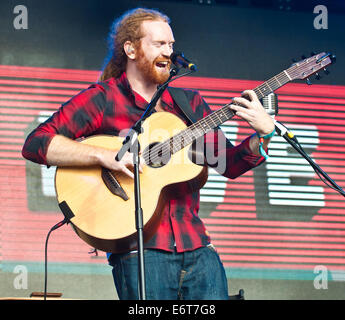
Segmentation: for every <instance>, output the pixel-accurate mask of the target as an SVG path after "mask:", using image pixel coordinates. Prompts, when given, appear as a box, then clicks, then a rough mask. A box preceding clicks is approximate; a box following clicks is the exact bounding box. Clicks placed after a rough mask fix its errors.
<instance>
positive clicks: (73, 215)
mask: <svg viewBox="0 0 345 320" xmlns="http://www.w3.org/2000/svg"><path fill="white" fill-rule="evenodd" d="M185 128H186V126H185V124H184V123H183V121H181V120H180V119H179V118H178V117H176V116H175V115H173V114H171V113H167V112H156V113H154V114H153V115H151V116H150V117H149V118H147V119H146V121H145V122H144V123H143V133H142V134H141V135H140V136H139V143H140V148H141V150H142V151H143V150H145V148H147V147H149V146H151V145H153V144H155V143H157V142H162V141H164V140H166V139H168V138H170V137H172V136H174V135H175V134H176V133H177V132H179V131H181V130H184V129H185ZM122 141H123V138H122V137H116V136H106V135H98V136H92V137H89V138H86V139H85V140H83V141H81V143H86V144H89V145H94V146H99V147H103V148H108V149H113V150H119V149H120V148H121V146H122ZM112 174H113V176H114V177H115V178H116V181H117V182H118V183H119V185H120V188H121V189H122V190H123V191H124V192H125V194H126V196H127V197H128V198H125V197H122V196H119V195H117V194H114V193H113V192H111V190H110V188H109V187H108V186H107V185H106V183H105V182H104V180H103V178H102V168H101V167H99V166H94V167H58V168H57V171H56V175H55V189H56V193H57V199H58V202H59V205H60V208H61V210H62V211H63V213H64V214H65V216H67V217H68V218H69V220H70V223H71V224H72V226H73V228H74V230H75V232H76V233H77V234H78V236H79V237H80V238H81V239H83V240H84V241H85V242H86V243H88V244H89V245H90V246H92V247H94V248H97V249H99V250H103V251H106V252H114V253H119V252H125V251H128V250H131V249H134V248H136V240H137V238H136V227H135V201H134V180H133V179H131V178H129V177H127V176H126V175H125V174H123V173H119V172H112ZM206 180H207V167H205V166H200V165H196V164H194V163H193V162H192V161H191V160H190V156H189V148H187V147H186V148H184V149H181V150H180V151H178V152H176V153H174V154H172V155H171V158H170V160H169V161H168V163H166V164H165V165H162V166H159V167H152V166H149V165H144V166H143V172H142V173H141V174H140V190H141V207H142V209H143V220H144V221H143V222H144V241H147V240H148V239H150V238H151V237H152V236H153V234H154V233H155V231H156V230H157V227H158V226H159V223H160V221H161V217H162V214H161V213H162V211H163V209H164V207H165V204H166V203H167V201H168V199H170V198H174V197H178V195H177V194H176V193H175V192H174V191H175V190H176V188H175V186H176V184H178V183H184V182H185V183H188V184H189V185H193V186H195V188H201V187H202V186H203V185H204V183H205V182H206Z"/></svg>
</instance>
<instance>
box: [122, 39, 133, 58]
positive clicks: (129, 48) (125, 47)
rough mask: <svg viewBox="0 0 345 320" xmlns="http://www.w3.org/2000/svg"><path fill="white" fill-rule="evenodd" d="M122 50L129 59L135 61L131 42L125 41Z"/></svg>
mask: <svg viewBox="0 0 345 320" xmlns="http://www.w3.org/2000/svg"><path fill="white" fill-rule="evenodd" d="M123 50H125V53H126V55H127V57H128V58H129V59H132V60H134V59H135V49H134V45H133V43H132V42H130V41H126V42H125V43H124V45H123Z"/></svg>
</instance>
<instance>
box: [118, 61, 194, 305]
mask: <svg viewBox="0 0 345 320" xmlns="http://www.w3.org/2000/svg"><path fill="white" fill-rule="evenodd" d="M178 72H179V68H177V67H176V66H173V67H172V69H171V70H170V76H169V78H168V80H167V81H166V82H165V83H163V84H162V85H160V86H158V87H157V91H156V92H155V94H154V95H153V97H152V99H151V101H150V103H149V104H148V105H147V108H146V110H145V112H144V114H143V115H142V116H141V118H140V119H139V120H138V121H137V122H136V123H135V124H134V126H133V127H132V128H131V130H130V131H129V132H128V134H127V136H126V137H125V139H124V141H123V142H122V144H123V145H122V147H121V149H120V150H119V152H118V153H117V155H116V157H115V159H116V161H120V160H121V159H122V157H123V156H124V154H125V153H126V152H127V151H128V152H130V153H133V165H134V197H135V226H136V230H137V243H138V286H139V300H146V292H145V263H144V234H143V228H144V223H143V210H142V208H141V194H140V178H139V164H140V157H139V152H140V145H139V141H138V136H139V134H140V133H142V130H143V129H142V126H141V125H142V123H143V122H144V120H145V119H146V118H147V117H149V116H150V115H151V113H152V110H153V109H154V107H155V106H156V104H157V102H158V100H159V98H160V97H161V96H162V94H163V92H164V90H165V89H166V88H167V87H168V84H169V83H170V82H171V81H173V80H175V79H177V78H180V77H182V76H185V75H187V74H190V73H191V72H193V71H190V72H186V73H184V74H182V75H180V76H177V77H175V78H172V77H174V76H175V75H177V73H178Z"/></svg>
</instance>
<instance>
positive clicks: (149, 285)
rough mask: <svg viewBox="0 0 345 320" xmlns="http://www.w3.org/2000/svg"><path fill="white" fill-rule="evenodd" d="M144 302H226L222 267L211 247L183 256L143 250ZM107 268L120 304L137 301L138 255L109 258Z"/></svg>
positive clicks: (117, 255) (129, 254) (119, 255)
mask: <svg viewBox="0 0 345 320" xmlns="http://www.w3.org/2000/svg"><path fill="white" fill-rule="evenodd" d="M144 257H145V283H146V290H145V292H146V299H147V300H179V299H181V300H182V299H185V300H227V299H228V285H227V279H226V275H225V270H224V267H223V264H222V262H221V260H220V258H219V256H218V254H217V252H216V250H215V249H214V248H213V246H207V247H202V248H199V249H196V250H194V251H187V252H183V253H177V252H176V251H175V252H167V251H162V250H156V249H145V250H144ZM109 264H110V265H111V266H112V267H113V277H114V282H115V286H116V289H117V293H118V296H119V298H120V299H121V300H137V299H138V254H137V253H136V252H135V253H125V254H112V255H111V256H110V257H109Z"/></svg>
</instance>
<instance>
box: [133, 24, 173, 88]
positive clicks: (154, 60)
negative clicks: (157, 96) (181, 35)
mask: <svg viewBox="0 0 345 320" xmlns="http://www.w3.org/2000/svg"><path fill="white" fill-rule="evenodd" d="M141 28H142V33H143V35H144V36H143V37H142V38H141V41H140V44H139V48H137V54H136V65H137V68H138V71H139V72H141V74H142V76H143V78H144V79H145V81H148V82H150V83H154V84H162V83H164V82H165V81H167V80H168V78H169V76H170V66H171V61H170V55H171V53H172V52H173V43H174V42H175V40H174V36H173V33H172V30H171V28H170V26H169V24H168V23H166V22H163V21H144V22H143V23H142V25H141Z"/></svg>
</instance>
